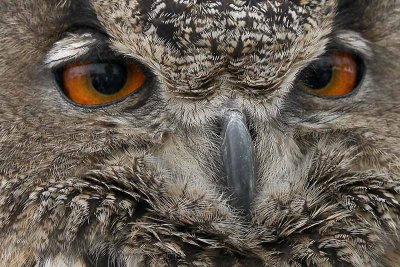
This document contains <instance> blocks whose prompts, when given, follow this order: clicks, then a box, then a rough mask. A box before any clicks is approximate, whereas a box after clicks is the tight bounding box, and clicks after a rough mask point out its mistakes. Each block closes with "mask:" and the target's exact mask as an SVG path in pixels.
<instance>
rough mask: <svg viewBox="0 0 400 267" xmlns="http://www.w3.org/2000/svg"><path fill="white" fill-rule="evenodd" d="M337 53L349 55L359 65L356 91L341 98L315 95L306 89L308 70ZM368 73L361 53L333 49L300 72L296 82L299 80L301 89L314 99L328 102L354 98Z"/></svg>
mask: <svg viewBox="0 0 400 267" xmlns="http://www.w3.org/2000/svg"><path fill="white" fill-rule="evenodd" d="M337 52H346V53H349V54H351V55H352V56H353V58H354V59H355V62H356V64H357V85H356V86H355V87H354V89H353V90H352V91H351V92H349V93H347V94H343V95H339V96H324V95H320V94H316V93H313V92H312V90H307V89H305V88H304V86H305V84H304V80H305V76H306V75H305V72H306V71H307V70H308V69H310V68H311V67H312V66H313V64H316V63H317V62H318V61H319V60H325V59H326V58H327V57H330V56H334V55H335V53H337ZM366 71H367V67H366V64H365V60H364V59H363V56H362V55H361V54H360V53H358V52H357V51H354V50H351V49H332V50H330V51H328V52H327V53H325V54H324V55H322V56H321V57H320V58H319V59H316V60H314V61H313V62H311V63H310V64H309V65H308V66H306V67H305V68H304V69H303V70H301V71H300V72H299V74H298V76H297V79H296V80H297V84H298V86H299V87H300V90H301V91H302V92H303V93H305V94H307V95H311V96H314V97H318V98H323V99H327V100H337V99H343V98H348V97H352V96H354V95H356V94H358V92H359V91H360V89H361V87H362V84H363V82H364V79H365V74H366Z"/></svg>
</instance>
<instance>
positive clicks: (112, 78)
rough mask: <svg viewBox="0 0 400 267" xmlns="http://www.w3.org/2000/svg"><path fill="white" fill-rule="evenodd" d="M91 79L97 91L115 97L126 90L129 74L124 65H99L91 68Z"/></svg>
mask: <svg viewBox="0 0 400 267" xmlns="http://www.w3.org/2000/svg"><path fill="white" fill-rule="evenodd" d="M90 78H91V82H92V85H93V88H94V89H96V91H98V92H100V93H102V94H106V95H113V94H116V93H118V92H119V91H121V90H122V89H123V88H124V86H125V84H126V81H127V78H128V73H127V70H126V66H124V65H122V64H117V63H97V64H93V65H91V66H90Z"/></svg>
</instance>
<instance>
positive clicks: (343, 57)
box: [301, 51, 363, 97]
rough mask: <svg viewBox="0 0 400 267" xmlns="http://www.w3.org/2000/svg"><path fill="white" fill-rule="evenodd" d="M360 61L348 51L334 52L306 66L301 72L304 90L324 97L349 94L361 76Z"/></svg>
mask: <svg viewBox="0 0 400 267" xmlns="http://www.w3.org/2000/svg"><path fill="white" fill-rule="evenodd" d="M362 71H363V68H362V64H361V61H360V60H359V59H358V58H357V57H356V56H355V55H353V54H352V53H350V52H344V51H340V52H335V53H333V54H332V55H330V56H326V57H323V58H321V59H319V60H318V61H316V62H314V63H312V64H311V66H309V67H307V68H306V69H305V70H304V71H303V72H302V74H301V78H302V81H303V86H304V89H305V90H306V91H309V92H311V93H313V94H316V95H319V96H326V97H339V96H344V95H347V94H350V93H351V92H353V91H354V89H356V88H357V86H358V84H359V83H360V80H361V77H362Z"/></svg>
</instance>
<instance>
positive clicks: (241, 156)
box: [222, 109, 254, 213]
mask: <svg viewBox="0 0 400 267" xmlns="http://www.w3.org/2000/svg"><path fill="white" fill-rule="evenodd" d="M223 120H224V125H223V129H222V136H223V143H222V159H223V164H224V170H225V175H226V177H227V184H228V187H229V189H230V190H231V193H232V205H234V206H235V207H237V208H239V209H242V210H243V211H245V212H246V213H247V212H248V211H249V209H250V204H251V201H252V199H253V191H254V156H253V142H252V139H251V136H250V132H249V129H248V127H247V125H246V121H245V117H244V115H243V114H242V113H241V112H240V111H239V110H236V109H233V110H232V109H230V110H228V111H226V112H225V114H224V118H223Z"/></svg>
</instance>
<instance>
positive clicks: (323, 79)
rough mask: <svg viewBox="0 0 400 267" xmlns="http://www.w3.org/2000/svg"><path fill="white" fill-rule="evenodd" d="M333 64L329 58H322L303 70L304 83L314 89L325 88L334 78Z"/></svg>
mask: <svg viewBox="0 0 400 267" xmlns="http://www.w3.org/2000/svg"><path fill="white" fill-rule="evenodd" d="M332 75H333V66H332V63H331V61H330V60H329V59H328V58H323V59H320V60H319V61H317V62H315V63H314V64H311V66H309V67H308V68H306V69H305V70H304V71H303V75H302V77H303V82H304V84H305V85H306V86H307V87H309V88H311V89H313V90H318V89H323V88H324V87H326V86H327V85H328V84H329V83H330V81H331V80H332Z"/></svg>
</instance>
